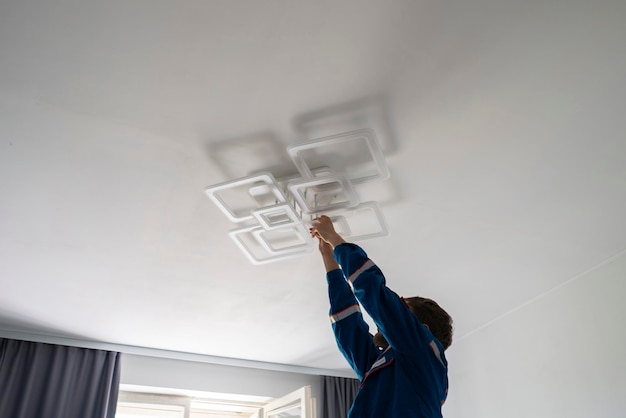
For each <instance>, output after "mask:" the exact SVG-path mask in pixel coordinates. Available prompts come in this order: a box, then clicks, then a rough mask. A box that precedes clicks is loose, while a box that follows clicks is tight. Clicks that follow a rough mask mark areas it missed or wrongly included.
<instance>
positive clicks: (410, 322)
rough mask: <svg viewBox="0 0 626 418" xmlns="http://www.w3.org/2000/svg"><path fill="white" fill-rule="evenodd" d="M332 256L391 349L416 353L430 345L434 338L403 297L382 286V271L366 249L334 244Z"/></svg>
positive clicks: (353, 245)
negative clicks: (369, 256) (335, 245)
mask: <svg viewBox="0 0 626 418" xmlns="http://www.w3.org/2000/svg"><path fill="white" fill-rule="evenodd" d="M334 256H335V259H336V260H337V262H338V263H339V265H340V266H341V269H342V270H343V273H344V274H345V275H346V277H347V278H348V281H349V282H351V283H352V287H353V288H354V294H355V296H356V298H357V299H358V301H359V302H360V303H361V306H363V308H364V309H365V311H367V313H368V314H369V315H370V316H371V317H372V319H373V320H374V323H375V324H376V326H377V327H378V329H379V331H380V332H381V333H382V334H383V336H384V337H385V339H386V340H387V342H388V343H389V345H390V346H391V347H393V349H394V350H396V351H398V352H404V353H415V352H416V350H424V349H425V348H426V347H427V346H428V344H430V342H431V341H432V338H433V337H432V334H431V333H430V331H428V329H427V328H426V327H424V325H422V324H421V323H420V321H419V319H418V318H417V316H415V315H414V314H413V312H411V310H410V309H409V307H408V306H407V305H406V303H404V301H403V300H402V298H400V297H399V296H398V295H397V294H396V293H394V292H393V291H392V290H391V289H389V288H388V287H387V286H386V285H385V277H384V276H383V273H382V271H381V270H380V269H379V268H378V266H376V264H374V262H373V261H372V260H370V259H369V258H368V257H367V254H366V253H365V251H363V250H362V249H361V248H360V247H359V246H357V245H355V244H349V243H345V244H341V245H338V246H337V247H335V251H334Z"/></svg>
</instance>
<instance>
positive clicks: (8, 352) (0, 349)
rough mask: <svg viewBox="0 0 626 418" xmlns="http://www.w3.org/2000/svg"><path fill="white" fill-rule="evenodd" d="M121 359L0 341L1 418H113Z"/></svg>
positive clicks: (114, 354)
mask: <svg viewBox="0 0 626 418" xmlns="http://www.w3.org/2000/svg"><path fill="white" fill-rule="evenodd" d="M119 379H120V353H117V352H112V351H103V350H92V349H86V348H78V347H68V346H62V345H54V344H46V343H35V342H29V341H20V340H12V339H7V338H0V417H3V418H4V417H6V418H44V417H45V418H114V417H115V408H116V405H117V397H118V391H119Z"/></svg>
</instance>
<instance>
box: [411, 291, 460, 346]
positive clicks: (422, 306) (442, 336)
mask: <svg viewBox="0 0 626 418" xmlns="http://www.w3.org/2000/svg"><path fill="white" fill-rule="evenodd" d="M404 302H406V304H407V305H408V306H409V309H411V312H413V313H414V314H415V315H416V316H417V318H418V319H419V320H420V322H421V323H422V324H424V325H425V326H427V327H428V329H429V330H430V332H432V334H433V335H434V336H435V338H436V339H438V340H439V342H440V343H441V345H443V348H444V350H445V349H447V348H448V347H450V345H451V344H452V317H451V316H450V315H448V313H447V312H446V311H444V310H443V308H442V307H441V306H439V305H438V304H437V302H435V301H434V300H432V299H427V298H422V297H419V296H415V297H412V298H405V299H404Z"/></svg>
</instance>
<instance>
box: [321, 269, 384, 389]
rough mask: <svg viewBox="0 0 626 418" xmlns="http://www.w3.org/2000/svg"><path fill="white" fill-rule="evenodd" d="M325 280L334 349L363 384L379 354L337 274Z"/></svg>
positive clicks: (331, 273)
mask: <svg viewBox="0 0 626 418" xmlns="http://www.w3.org/2000/svg"><path fill="white" fill-rule="evenodd" d="M326 279H327V280H328V296H329V298H330V321H331V323H332V327H333V332H334V334H335V339H336V340H337V345H338V346H339V350H340V351H341V353H342V354H343V356H344V357H345V358H346V360H347V361H348V363H349V364H350V367H352V369H353V370H354V371H355V372H356V374H357V377H358V378H359V380H363V378H364V377H365V374H366V373H367V371H368V370H369V369H370V367H371V365H372V364H373V363H374V362H375V361H376V358H378V355H379V354H380V351H379V350H378V348H377V347H376V345H374V341H373V337H372V335H371V334H370V333H369V327H368V326H367V323H366V322H365V321H364V320H363V315H362V314H361V309H360V307H359V303H358V301H357V299H356V298H355V296H354V294H353V293H352V289H351V288H350V285H349V284H348V282H346V279H345V277H344V275H343V273H342V272H341V270H339V269H337V270H333V271H330V272H328V274H327V275H326Z"/></svg>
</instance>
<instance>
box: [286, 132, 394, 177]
mask: <svg viewBox="0 0 626 418" xmlns="http://www.w3.org/2000/svg"><path fill="white" fill-rule="evenodd" d="M334 146H339V147H344V148H346V149H349V148H350V147H351V146H357V148H360V149H361V150H362V151H364V152H369V157H370V161H371V163H373V165H374V167H375V170H372V171H371V172H370V173H365V174H364V173H357V174H354V173H350V172H349V171H348V169H347V168H348V167H350V164H351V161H353V159H351V158H350V156H351V155H352V154H353V153H348V154H346V155H345V156H344V157H345V158H343V159H342V158H341V156H339V158H338V161H334V162H331V161H330V159H329V158H326V159H325V164H326V165H329V168H330V169H332V170H334V171H335V172H338V173H342V174H345V175H346V177H348V179H349V180H350V181H351V182H352V183H354V184H359V183H364V182H367V181H372V180H379V179H380V180H384V179H387V178H389V169H388V168H387V164H386V162H385V158H384V156H383V153H382V150H381V148H380V144H379V143H378V141H377V140H376V135H375V134H374V131H372V130H371V129H362V130H358V131H352V132H346V133H342V134H339V135H333V136H329V137H325V138H320V139H315V140H311V141H307V142H304V143H300V144H294V145H290V146H289V147H287V152H288V154H289V156H290V157H291V159H292V160H293V162H294V164H295V165H296V168H297V169H298V171H299V172H300V174H301V175H302V177H304V178H313V177H315V173H314V171H315V169H317V168H318V167H315V166H311V163H312V162H311V161H307V158H306V156H305V155H304V154H306V153H307V152H311V151H319V152H320V153H322V151H323V149H324V148H327V149H330V148H331V147H334ZM334 157H337V156H334ZM331 163H332V164H333V166H330V164H331Z"/></svg>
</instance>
